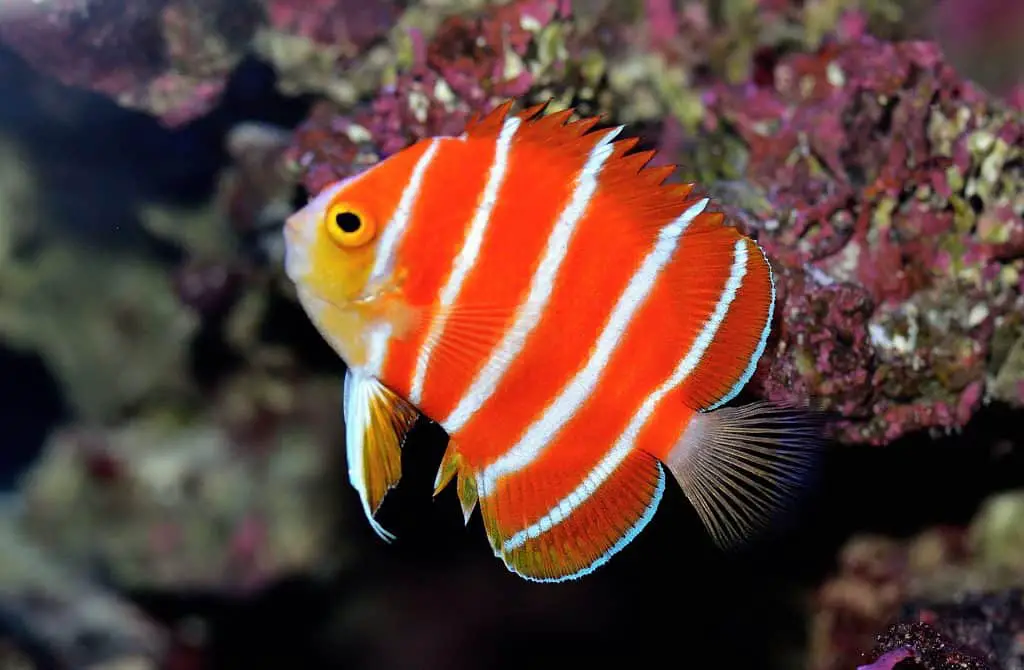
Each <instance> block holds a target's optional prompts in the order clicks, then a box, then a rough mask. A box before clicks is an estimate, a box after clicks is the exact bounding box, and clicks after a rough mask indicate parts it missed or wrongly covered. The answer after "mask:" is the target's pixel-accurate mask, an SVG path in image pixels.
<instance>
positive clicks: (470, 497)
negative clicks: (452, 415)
mask: <svg viewBox="0 0 1024 670" xmlns="http://www.w3.org/2000/svg"><path fill="white" fill-rule="evenodd" d="M455 478H457V481H456V485H455V488H456V493H457V494H458V496H459V504H460V505H461V506H462V518H463V520H464V521H465V522H466V523H467V524H468V523H469V517H470V516H472V514H473V510H474V509H475V508H476V504H477V500H478V498H477V490H476V477H475V476H474V475H473V474H472V473H471V472H470V471H469V470H468V469H467V468H466V467H465V465H464V463H463V460H462V455H461V454H460V453H459V451H458V446H457V445H456V444H455V441H454V440H449V442H448V448H447V449H446V450H445V452H444V457H443V458H442V459H441V466H440V467H439V468H438V469H437V478H436V479H435V480H434V496H435V497H437V494H438V493H440V492H441V491H442V490H444V488H445V487H446V486H448V484H450V483H451V481H452V479H455Z"/></svg>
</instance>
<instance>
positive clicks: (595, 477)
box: [480, 448, 665, 582]
mask: <svg viewBox="0 0 1024 670" xmlns="http://www.w3.org/2000/svg"><path fill="white" fill-rule="evenodd" d="M554 465H555V464H552V466H554ZM531 475H534V476H533V477H532V479H531V480H530V481H527V480H526V478H519V480H518V482H515V483H509V482H504V483H499V486H498V489H497V490H496V491H495V492H494V494H492V495H490V496H488V497H487V498H484V499H481V501H480V509H481V513H482V515H483V517H484V527H485V528H486V530H487V534H488V538H489V539H490V542H491V546H492V548H493V549H494V553H495V555H496V556H497V557H498V558H500V559H501V560H502V561H503V562H504V563H505V565H506V567H508V569H509V570H511V571H512V572H514V573H516V574H518V575H520V576H521V577H524V578H526V579H528V580H531V581H538V582H563V581H567V580H571V579H578V578H580V577H583V576H584V575H587V574H589V573H591V572H593V571H594V570H596V569H597V568H599V567H600V566H602V565H604V564H605V563H606V562H607V561H608V560H609V559H611V557H612V556H614V555H615V554H617V553H618V552H620V551H621V550H622V549H623V548H625V547H626V545H628V544H629V543H630V542H631V541H632V540H633V539H634V538H635V537H636V536H637V535H638V534H639V533H640V531H642V530H643V529H644V527H645V526H646V525H647V523H648V522H649V521H650V520H651V518H652V517H653V516H654V513H655V511H656V510H657V507H658V503H659V502H660V501H661V496H662V494H663V493H664V490H665V473H664V470H663V469H662V465H661V463H660V462H659V461H658V460H657V459H656V458H655V457H654V456H652V455H650V454H648V453H646V452H644V451H641V450H639V449H635V448H633V449H631V450H630V451H627V452H624V453H622V452H616V451H615V450H614V449H613V450H611V451H609V452H608V453H607V454H606V455H605V457H604V458H603V459H601V460H600V461H599V462H598V463H596V464H595V465H594V467H593V469H592V470H590V471H589V473H588V474H586V475H585V476H583V477H580V480H579V482H578V484H577V485H576V486H575V487H574V488H571V489H565V490H564V492H562V493H560V494H558V495H553V494H554V491H555V490H556V487H553V486H550V484H551V483H553V482H556V481H558V474H557V472H554V471H552V472H551V473H550V475H551V478H550V479H549V480H545V479H544V476H543V472H541V471H537V472H536V473H531ZM561 483H563V484H564V483H565V481H564V479H563V480H562V482H561ZM558 488H561V487H558ZM538 497H539V498H540V499H543V500H544V501H545V503H544V505H543V506H544V507H545V508H546V509H547V510H548V511H547V512H546V513H545V514H544V515H542V516H540V517H534V518H524V516H525V515H524V514H522V512H521V510H522V509H524V508H526V507H531V508H537V505H536V504H535V503H536V502H538ZM529 498H532V500H528V499H529ZM527 503H528V504H527Z"/></svg>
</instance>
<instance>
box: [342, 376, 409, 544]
mask: <svg viewBox="0 0 1024 670" xmlns="http://www.w3.org/2000/svg"><path fill="white" fill-rule="evenodd" d="M344 406H345V453H346V456H347V458H348V478H349V481H350V482H351V483H352V486H353V487H354V488H355V489H356V491H358V492H359V498H360V499H361V500H362V503H363V512H364V513H365V514H366V518H367V520H369V522H370V526H371V527H373V530H374V532H376V533H377V534H378V535H379V536H380V537H382V538H383V539H384V540H387V541H391V540H393V539H394V537H395V536H394V535H392V534H391V533H389V532H388V531H386V530H384V528H383V527H382V526H381V525H380V524H379V523H377V521H376V520H375V519H374V518H373V516H374V514H376V513H377V509H378V508H379V507H380V504H381V502H382V501H383V500H384V496H385V495H387V492H388V491H389V490H391V489H392V488H394V487H395V486H396V485H397V484H398V481H399V480H400V479H401V478H402V453H401V448H402V442H403V441H404V440H405V436H406V435H407V434H408V432H409V430H410V429H411V428H412V426H413V424H414V423H416V419H417V418H418V417H419V412H417V410H416V409H415V408H414V407H413V406H412V405H410V404H409V403H408V402H406V401H405V400H404V399H402V398H401V397H400V396H398V395H397V394H396V393H394V392H393V391H391V390H390V389H389V388H387V387H386V386H384V384H382V383H381V382H380V381H379V380H377V379H376V378H374V377H370V376H368V375H365V374H363V373H361V372H358V371H353V370H352V369H349V370H348V372H347V373H346V374H345V394H344Z"/></svg>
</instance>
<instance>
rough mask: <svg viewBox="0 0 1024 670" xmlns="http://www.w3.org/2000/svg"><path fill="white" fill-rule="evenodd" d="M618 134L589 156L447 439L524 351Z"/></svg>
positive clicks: (449, 422) (451, 420) (448, 423)
mask: <svg viewBox="0 0 1024 670" xmlns="http://www.w3.org/2000/svg"><path fill="white" fill-rule="evenodd" d="M621 131H622V127H621V126H619V127H618V128H614V129H612V130H611V131H609V132H607V133H606V134H605V136H604V137H602V138H601V140H600V141H599V142H598V143H597V144H596V145H595V146H594V148H593V149H592V150H591V151H590V155H589V156H588V157H587V162H586V163H585V164H584V166H583V170H582V171H581V172H580V175H579V177H578V178H577V180H576V188H575V189H574V190H573V193H572V197H571V199H570V201H569V204H568V205H567V206H566V207H565V209H564V210H562V213H561V214H560V215H559V217H558V220H557V221H556V222H555V225H554V227H553V228H552V230H551V235H550V236H549V237H548V241H547V247H546V248H545V249H544V255H543V257H542V259H541V262H540V264H539V265H538V267H537V270H536V272H534V274H533V278H532V280H531V282H530V291H529V294H528V295H527V298H526V300H525V301H523V303H522V304H520V305H519V309H518V310H517V311H516V320H515V323H514V324H513V325H512V327H511V328H509V329H508V331H506V333H505V337H504V338H502V341H501V342H500V343H499V344H498V346H497V347H496V348H495V349H494V350H493V351H492V352H491V356H490V358H489V359H488V361H487V363H486V364H485V365H484V367H483V369H482V370H481V371H480V373H479V374H478V375H477V376H476V378H475V379H474V380H473V383H472V384H471V385H470V387H469V390H468V391H466V394H465V395H464V396H463V397H462V398H461V400H460V401H459V404H458V405H457V406H456V407H455V409H454V410H453V411H452V413H451V414H450V415H449V416H448V418H446V419H445V420H444V421H443V422H442V423H441V425H442V426H443V427H444V429H445V430H446V431H447V432H448V434H449V435H451V434H452V433H455V432H458V431H459V430H460V429H461V428H462V427H463V426H464V425H465V424H466V422H467V421H468V420H469V419H470V417H472V416H473V414H474V413H475V412H476V411H477V410H478V409H480V407H481V406H482V405H483V404H484V402H486V401H487V399H488V398H490V397H491V395H492V394H493V393H494V390H495V389H496V388H497V387H498V383H499V382H500V381H501V378H502V377H503V376H504V375H505V372H506V370H507V369H508V366H509V363H510V362H511V361H512V360H513V359H514V358H515V357H516V355H518V354H519V352H520V351H521V350H522V348H523V344H524V343H525V342H526V338H527V337H529V335H530V333H531V332H533V329H534V328H535V327H536V325H537V322H538V321H539V320H540V315H541V314H542V313H543V311H544V308H545V307H546V306H547V303H548V299H549V298H550V297H551V291H552V286H553V284H554V281H555V277H556V276H557V274H558V270H559V268H560V267H561V265H562V261H563V260H565V256H566V254H567V253H568V249H569V241H570V240H571V239H572V234H573V232H575V230H576V225H577V224H578V223H579V222H580V219H582V218H583V215H584V213H586V211H587V206H588V205H589V204H590V200H591V198H592V197H593V196H594V192H595V191H596V190H597V184H598V178H599V177H600V174H601V168H602V167H603V166H604V164H605V162H606V161H607V160H608V158H610V157H611V155H612V152H613V151H614V150H615V149H614V147H613V146H612V144H611V142H612V140H613V139H614V138H615V136H616V135H618V134H619V133H620V132H621Z"/></svg>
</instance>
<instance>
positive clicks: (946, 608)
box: [809, 492, 1024, 670]
mask: <svg viewBox="0 0 1024 670" xmlns="http://www.w3.org/2000/svg"><path fill="white" fill-rule="evenodd" d="M1021 518H1024V494H1022V493H1020V492H1011V493H1004V494H999V495H996V496H994V497H992V498H991V499H989V500H988V501H987V502H986V503H985V505H984V506H983V507H982V509H981V510H980V511H979V512H978V514H977V515H976V517H975V518H974V520H973V521H972V523H971V524H970V526H969V527H968V528H957V527H940V528H934V529H931V530H928V531H925V532H923V533H921V534H919V535H917V536H916V537H914V538H911V539H909V540H907V541H899V540H895V539H890V538H884V537H879V536H859V537H855V538H853V539H852V540H851V541H850V542H849V543H847V545H846V546H845V547H844V548H843V550H842V553H841V556H840V564H839V571H838V574H837V575H836V576H835V577H834V578H832V579H831V580H830V581H828V582H827V583H825V584H824V585H823V586H822V587H821V588H820V590H819V591H818V594H817V596H816V602H815V610H816V613H815V615H814V620H813V623H812V637H811V640H812V641H811V660H810V666H809V667H811V668H814V669H815V670H840V669H841V668H850V667H854V666H855V665H857V664H858V663H859V662H860V660H861V658H862V655H863V654H865V653H867V652H869V651H870V650H871V647H872V644H873V640H874V636H875V634H876V633H878V632H879V631H881V630H882V629H883V628H884V627H885V626H887V625H889V624H890V622H892V621H893V620H895V619H900V620H901V622H903V623H907V622H914V621H920V622H923V623H924V624H927V625H929V626H934V627H935V628H937V629H938V630H940V631H942V632H943V634H945V635H946V636H949V637H950V638H951V639H953V640H955V641H956V642H957V644H958V645H960V646H964V645H967V646H970V647H972V648H973V649H974V651H973V652H971V653H972V654H975V655H978V654H981V655H984V654H987V655H988V658H990V659H998V663H997V665H996V666H995V667H1001V668H1015V667H1022V664H1024V650H1022V649H1021V648H1020V646H1019V645H1017V643H1016V642H1015V640H1017V639H1019V635H1020V633H1021V631H1024V619H1022V618H1021V617H1022V611H1024V610H1022V608H1024V604H1022V601H1021V593H1020V591H1019V589H1018V588H1017V587H1018V586H1019V585H1020V584H1022V583H1024V535H1022V533H1021V527H1020V519H1021ZM899 630H905V629H903V628H901V629H899ZM915 630H918V631H926V630H927V629H925V628H921V629H915ZM897 635H898V632H896V631H894V632H893V633H892V635H891V636H890V637H889V638H888V639H889V642H888V643H886V644H884V645H883V647H885V648H884V649H881V650H878V649H876V651H875V652H874V655H875V656H876V657H877V656H880V655H882V653H883V652H889V651H893V650H894V649H895V648H897V647H902V646H904V645H903V644H897V643H893V642H892V640H896V639H897ZM922 635H924V637H922V638H921V639H922V640H927V639H930V638H929V635H928V634H924V633H922ZM922 644H923V643H922ZM1015 645H1016V646H1015ZM927 646H929V647H930V648H931V647H934V644H933V643H932V642H928V643H927ZM955 646H956V645H954V647H955ZM979 650H980V651H979ZM877 663H878V662H877V661H876V667H877V668H883V667H887V666H885V665H877ZM933 663H934V661H933ZM1014 663H1016V665H1014ZM925 667H939V668H941V667H958V666H943V665H934V664H933V665H926V666H925ZM975 667H987V666H975ZM873 670H874V668H873Z"/></svg>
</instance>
